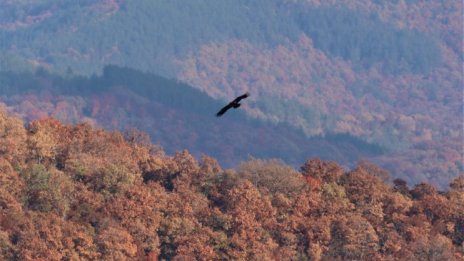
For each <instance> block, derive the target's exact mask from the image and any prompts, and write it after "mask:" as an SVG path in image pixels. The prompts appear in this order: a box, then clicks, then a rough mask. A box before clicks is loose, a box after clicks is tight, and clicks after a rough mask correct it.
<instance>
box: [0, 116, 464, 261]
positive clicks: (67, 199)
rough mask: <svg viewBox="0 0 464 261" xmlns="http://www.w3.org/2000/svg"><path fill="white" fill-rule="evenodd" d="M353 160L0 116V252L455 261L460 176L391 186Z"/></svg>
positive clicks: (459, 253)
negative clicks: (242, 150)
mask: <svg viewBox="0 0 464 261" xmlns="http://www.w3.org/2000/svg"><path fill="white" fill-rule="evenodd" d="M386 175H387V174H386V172H385V171H383V170H382V169H380V168H378V167H376V166H374V165H372V164H371V163H368V162H361V163H360V164H359V165H358V167H356V168H355V169H353V170H351V171H348V172H346V171H344V170H343V169H342V168H341V167H340V166H339V165H338V164H337V163H335V162H330V161H322V160H319V159H310V160H308V161H307V162H306V163H304V164H303V166H302V167H301V169H300V170H298V171H297V170H294V169H292V168H291V167H289V166H286V165H285V164H283V163H281V162H280V161H277V160H256V159H252V160H249V161H247V162H244V163H242V164H241V165H240V166H239V167H238V168H237V169H236V170H223V169H222V168H221V167H220V166H219V164H218V163H217V161H216V160H215V159H213V158H211V157H208V156H204V157H202V158H201V160H200V161H199V162H197V160H196V159H195V158H194V157H192V156H191V155H190V154H189V153H188V152H187V151H181V152H178V153H176V154H175V155H174V156H169V155H165V154H164V153H163V151H162V150H161V149H160V148H159V147H157V146H154V145H152V144H150V142H149V140H148V139H147V137H146V135H144V134H143V133H139V132H137V131H132V132H128V133H125V134H122V133H119V132H107V131H103V130H100V129H95V128H93V127H91V126H90V125H89V124H85V123H83V124H78V125H64V124H62V123H60V122H58V121H56V120H53V119H45V120H40V121H35V122H32V123H31V124H30V125H29V126H27V127H26V128H25V127H23V122H21V121H20V120H19V119H17V118H14V117H11V116H9V115H7V114H6V113H5V112H3V111H2V112H0V179H1V182H0V259H1V260H41V259H46V260H168V259H169V260H224V259H233V260H462V259H463V258H464V244H463V241H464V211H463V209H464V176H462V175H461V176H460V177H459V178H457V179H455V180H454V181H452V182H451V184H450V187H449V190H448V191H446V192H440V191H437V190H436V189H435V188H434V187H432V186H431V185H428V184H425V183H422V184H419V185H417V186H416V187H414V188H411V189H410V188H408V187H407V184H406V183H405V182H404V181H402V180H398V179H397V180H395V182H394V185H393V186H392V185H389V184H387V183H386V182H385V181H384V180H386V179H387V178H388V177H387V176H386Z"/></svg>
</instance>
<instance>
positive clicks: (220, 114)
mask: <svg viewBox="0 0 464 261" xmlns="http://www.w3.org/2000/svg"><path fill="white" fill-rule="evenodd" d="M230 108H232V102H231V103H229V104H227V105H226V106H224V107H223V108H222V109H221V110H220V111H218V112H217V113H216V117H221V116H222V115H223V114H224V113H226V111H227V110H229V109H230Z"/></svg>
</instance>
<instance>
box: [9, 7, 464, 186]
mask: <svg viewBox="0 0 464 261" xmlns="http://www.w3.org/2000/svg"><path fill="white" fill-rule="evenodd" d="M463 10H464V8H463V2H462V1H447V0H440V1H431V0H430V1H429V0H427V1H414V0H411V1H410V0H401V1H377V0H326V1H319V0H258V1H256V0H237V1H227V0H198V1H188V2H185V1H182V0H171V1H168V0H161V1H149V0H138V1H124V0H98V1H87V0H78V1H74V0H73V1H71V0H66V1H58V2H57V1H52V0H34V1H30V0H24V1H23V0H21V1H10V0H8V1H1V2H0V71H1V72H7V73H5V74H3V73H2V75H1V76H0V77H1V79H0V85H1V87H0V88H2V89H1V90H2V92H1V93H0V96H2V97H1V100H2V102H4V103H6V104H7V105H8V106H10V108H9V110H10V111H14V112H18V113H19V114H21V116H23V117H24V118H25V119H26V120H29V119H32V118H34V119H36V118H41V117H44V116H47V115H52V116H54V117H57V118H59V119H60V120H63V121H65V122H67V123H71V122H72V123H77V122H80V121H81V120H88V121H92V122H94V123H96V124H97V125H98V126H104V127H107V128H111V129H115V128H117V129H124V128H126V127H127V126H135V127H138V128H140V129H143V130H146V131H148V132H149V133H150V135H151V136H152V137H153V139H154V140H155V141H159V142H160V143H163V144H162V145H163V147H164V148H165V149H166V150H167V151H168V152H174V151H176V150H180V149H182V148H187V149H189V151H190V152H191V153H192V154H194V155H196V156H198V155H199V154H201V153H202V152H206V153H208V154H210V155H212V156H214V157H217V158H218V159H219V161H221V164H226V165H227V164H228V166H232V165H236V164H237V161H235V162H230V163H225V162H223V161H224V160H225V159H232V158H234V157H236V155H241V156H243V157H245V156H246V155H248V153H249V152H250V151H252V153H250V154H252V155H254V156H259V157H262V158H265V157H279V158H282V159H284V160H285V161H286V162H287V163H289V164H292V165H295V164H298V163H299V162H301V160H303V159H304V158H305V157H307V156H308V155H314V156H315V155H318V153H320V155H319V156H320V157H322V158H324V159H329V158H330V159H335V160H337V161H338V162H340V163H341V164H343V165H347V162H351V163H352V162H353V161H356V160H357V159H358V158H360V157H364V156H365V157H367V158H369V159H370V160H372V161H375V162H376V163H377V164H380V165H381V166H382V167H384V168H386V169H388V170H389V171H390V172H391V173H392V175H398V176H401V177H402V178H404V179H405V180H407V181H408V182H410V183H411V184H412V183H416V182H421V181H427V182H429V183H432V184H434V185H436V186H439V187H440V188H442V189H444V188H446V186H447V184H448V183H449V181H450V180H452V179H453V178H454V177H456V176H457V175H458V174H459V173H461V172H462V171H463V169H464V163H463V162H464V155H463V151H462V147H463V146H464V145H463V141H464V135H463V130H464V128H463V122H462V119H463V117H464V115H463V110H462V108H463V100H462V86H464V77H463V74H462V63H463V56H462V51H463V50H462V39H463V30H462V24H463V22H464V21H463V19H464V18H463V16H462V12H463ZM108 64H114V65H119V66H123V67H130V68H134V69H136V70H140V71H143V72H150V73H156V74H159V75H162V76H168V77H170V78H174V79H178V80H180V81H182V82H184V83H187V84H189V85H190V86H194V87H195V88H197V89H199V90H201V91H203V93H204V94H207V95H208V96H210V97H212V98H215V99H219V100H229V99H230V97H235V96H236V95H237V94H239V93H243V92H245V91H250V93H251V94H252V96H251V97H250V98H251V99H250V101H249V102H247V105H246V106H243V109H244V110H243V111H244V112H245V113H246V115H244V114H242V113H241V112H240V113H238V114H237V115H236V114H233V115H230V116H231V118H232V117H238V118H240V121H242V120H243V121H246V124H245V125H247V126H248V125H254V124H257V126H254V127H250V126H248V127H244V126H243V125H241V124H235V125H233V127H230V128H229V129H230V132H227V135H224V130H225V128H222V127H220V126H218V125H214V124H211V125H208V124H205V122H207V121H206V120H205V119H206V118H202V117H199V116H198V114H199V113H200V114H201V113H206V111H209V110H210V109H212V107H215V106H216V105H215V104H216V102H217V103H220V102H219V101H215V100H213V99H209V98H208V97H206V96H204V95H200V94H199V93H197V92H196V91H194V90H191V88H190V87H186V86H187V85H185V86H184V84H183V83H180V82H179V84H171V82H166V83H164V81H165V80H164V79H160V78H157V77H155V76H148V75H144V74H139V73H138V72H134V71H130V70H120V69H118V68H117V67H114V66H109V67H105V66H107V65H108ZM118 70H120V71H118ZM36 71H38V72H37V73H36ZM23 73H25V74H23ZM27 73H29V74H27ZM48 73H51V74H53V75H54V74H55V73H58V74H60V75H61V78H62V79H60V78H59V77H55V76H47V74H48ZM34 74H37V75H36V76H31V75H34ZM115 74H121V77H126V78H125V79H123V78H117V77H116V76H115ZM41 75H42V76H41ZM95 75H97V76H95ZM99 75H103V76H99ZM105 75H106V76H105ZM108 75H111V77H110V78H114V79H112V80H113V82H109V79H108ZM138 77H140V79H138ZM52 78H56V79H52ZM27 81H29V82H27ZM37 81H38V82H39V83H36V82H37ZM130 81H133V82H134V84H132V83H131V82H130ZM149 81H153V82H155V84H165V85H166V86H169V88H173V93H172V94H169V93H166V92H164V91H163V92H158V91H159V90H157V91H154V90H152V89H150V88H146V87H147V86H151V85H152V83H148V82H149ZM115 83H118V84H119V86H116V85H117V84H115ZM33 85H37V89H36V90H38V88H39V86H40V88H41V90H40V91H34V92H26V94H25V95H26V96H24V95H23V94H14V90H15V88H20V86H33ZM129 85H130V86H129ZM179 86H184V87H186V88H183V87H179ZM42 87H43V88H42ZM178 87H179V88H178ZM21 88H22V87H21ZM72 88H75V89H74V91H72ZM124 88H126V89H124ZM96 91H98V92H99V95H93V94H94V93H95V92H96ZM64 92H68V94H65V93H64ZM10 94H11V95H10ZM76 94H77V95H76ZM55 95H58V96H55ZM172 95H174V96H172ZM146 97H149V98H148V99H146ZM156 97H166V99H161V98H156ZM257 97H259V99H257ZM196 99H198V101H199V102H198V103H194V102H193V101H194V100H195V101H196ZM153 101H154V102H153ZM140 104H142V106H140ZM186 104H188V105H186ZM115 105H123V106H122V108H121V107H118V109H114V108H115ZM188 106H193V107H192V110H191V111H192V112H193V113H190V111H189V109H188V108H189V107H188ZM186 110H187V113H185V111H186ZM216 110H217V108H214V109H212V111H216ZM180 111H182V113H180ZM250 118H253V119H250ZM255 119H258V120H256V121H255ZM235 122H239V121H235ZM256 122H259V124H258V123H256ZM263 122H265V123H263ZM227 124H229V123H227ZM227 124H225V125H224V126H226V125H227ZM231 124H232V123H231ZM160 126H161V127H160ZM275 126H280V127H275ZM204 129H208V130H212V131H213V134H212V136H214V138H208V135H206V134H205V132H204V131H202V130H204ZM270 129H272V131H270V132H271V133H270V134H268V135H267V136H265V135H263V133H266V132H268V130H270ZM286 129H289V130H290V133H291V134H288V133H289V132H287V131H286ZM193 130H195V131H193ZM197 130H200V131H197ZM238 130H241V131H238ZM242 131H243V132H242ZM245 132H246V133H254V135H256V136H253V137H252V138H251V139H253V140H257V141H258V142H260V144H267V143H269V141H274V140H282V142H280V143H278V144H277V145H273V146H274V147H269V146H267V147H265V148H266V149H265V150H264V149H257V147H259V146H252V145H250V143H249V142H236V141H237V140H240V141H245V140H247V139H244V138H243V137H244V135H241V134H242V133H245ZM283 133H285V135H284V134H283ZM172 134H174V137H172V136H170V135H172ZM224 136H225V137H226V138H225V139H223V140H222V141H221V142H218V141H220V139H221V137H224ZM261 136H263V137H264V138H262V139H257V137H261ZM283 136H289V138H287V137H284V138H282V137H283ZM334 137H335V138H334ZM343 138H346V139H343ZM308 140H309V141H308ZM340 140H343V141H340ZM222 142H226V143H227V144H228V146H229V147H233V148H234V149H233V150H231V151H232V152H227V151H226V150H225V149H218V145H220V144H224V143H222ZM199 144H201V147H200V146H199ZM369 144H375V145H373V146H374V147H371V145H369ZM225 147H227V146H225ZM225 147H224V148H225ZM379 147H380V148H379ZM239 148H245V149H239ZM283 148H285V149H283ZM322 148H324V149H322ZM349 150H352V151H353V152H351V153H345V151H349ZM379 151H382V152H384V153H383V154H382V155H379ZM228 153H229V154H228Z"/></svg>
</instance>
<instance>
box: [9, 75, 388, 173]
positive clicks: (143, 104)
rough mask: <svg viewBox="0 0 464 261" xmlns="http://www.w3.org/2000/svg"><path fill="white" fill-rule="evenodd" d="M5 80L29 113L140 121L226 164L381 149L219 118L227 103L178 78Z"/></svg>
mask: <svg viewBox="0 0 464 261" xmlns="http://www.w3.org/2000/svg"><path fill="white" fill-rule="evenodd" d="M0 79H2V82H3V83H5V84H3V85H1V86H0V91H1V93H2V94H3V95H2V96H0V101H2V102H4V103H6V104H7V106H10V109H11V111H13V112H15V113H17V114H19V115H22V116H23V117H24V118H25V119H27V120H31V119H34V118H42V117H46V116H52V117H56V118H58V119H60V120H63V121H65V122H74V123H75V122H79V121H82V120H87V121H91V122H95V123H97V125H99V126H102V127H105V128H108V129H118V130H129V129H131V128H138V129H140V130H143V131H146V132H147V133H149V134H150V136H151V137H152V140H153V142H155V143H159V144H160V145H162V146H163V147H164V148H165V149H166V151H168V152H170V153H174V152H175V151H177V150H181V149H183V148H186V149H189V150H190V151H191V152H192V153H193V154H194V155H197V156H200V155H201V154H203V153H206V154H208V155H212V156H215V157H218V158H221V162H222V163H223V164H224V165H225V166H232V165H234V164H236V163H237V162H239V161H241V160H244V159H247V158H249V157H258V158H281V159H283V160H285V161H286V162H288V163H289V164H293V165H295V166H297V165H299V164H301V162H303V161H304V160H305V159H306V158H308V157H316V156H317V157H321V158H324V159H333V160H338V161H340V162H342V163H343V164H346V165H353V164H354V163H355V162H356V161H357V160H359V159H361V158H363V157H369V156H373V155H379V154H381V152H382V149H381V148H380V147H378V146H375V145H370V144H368V143H366V142H364V141H362V140H360V139H357V138H355V137H352V136H350V135H340V134H339V135H327V136H326V137H313V138H307V137H306V135H304V134H303V133H302V132H301V131H298V130H296V129H294V128H291V127H290V126H286V125H283V124H272V123H266V122H263V121H260V120H256V119H252V118H250V117H247V116H246V115H245V114H244V113H243V111H242V110H241V109H239V110H234V111H231V112H230V113H228V114H227V115H225V116H224V117H222V118H216V117H215V113H216V111H217V110H218V109H220V108H221V107H222V106H223V105H224V102H222V101H218V100H214V99H212V98H210V97H209V96H207V95H206V94H204V93H202V92H201V91H198V90H197V89H195V88H192V87H191V86H188V85H186V84H184V83H181V82H178V81H177V80H169V79H166V78H162V77H159V76H156V75H152V74H147V73H141V72H139V71H136V70H133V69H127V68H120V67H116V66H108V67H105V70H104V73H103V75H102V76H93V77H91V78H86V77H75V78H63V77H60V76H55V75H50V74H48V73H47V72H45V71H39V72H37V73H36V74H27V73H24V74H13V73H2V74H0ZM244 106H245V107H246V106H247V105H246V103H244Z"/></svg>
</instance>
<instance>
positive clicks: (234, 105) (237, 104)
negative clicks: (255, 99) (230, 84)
mask: <svg viewBox="0 0 464 261" xmlns="http://www.w3.org/2000/svg"><path fill="white" fill-rule="evenodd" d="M248 96H250V93H248V92H247V93H245V94H243V95H240V96H238V97H237V98H235V100H233V101H231V102H230V103H229V104H227V105H226V106H224V108H222V109H221V110H220V111H218V113H216V116H217V117H221V116H222V115H223V114H224V113H226V111H227V110H229V109H230V108H234V109H237V108H238V107H240V105H241V104H240V101H241V100H242V99H245V98H246V97H248Z"/></svg>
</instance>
